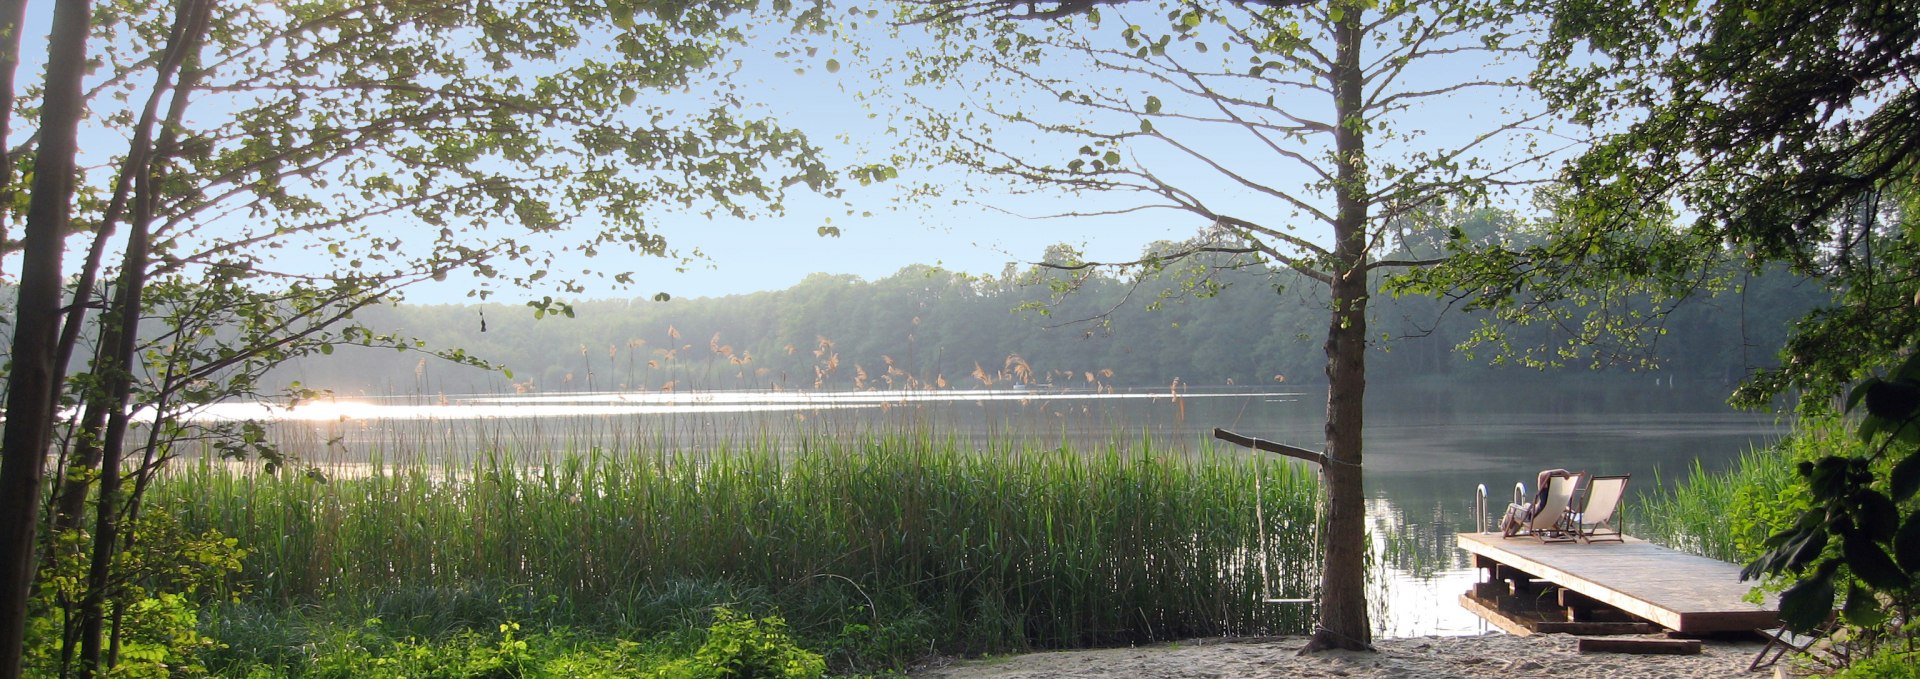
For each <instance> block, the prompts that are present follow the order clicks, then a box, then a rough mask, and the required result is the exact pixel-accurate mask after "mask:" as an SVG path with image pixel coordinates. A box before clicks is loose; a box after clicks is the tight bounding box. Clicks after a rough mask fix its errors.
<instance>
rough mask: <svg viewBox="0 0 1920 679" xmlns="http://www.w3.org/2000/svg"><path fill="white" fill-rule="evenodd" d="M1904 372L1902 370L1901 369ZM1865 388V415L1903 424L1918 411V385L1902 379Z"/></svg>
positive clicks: (1919, 400) (1870, 384)
mask: <svg viewBox="0 0 1920 679" xmlns="http://www.w3.org/2000/svg"><path fill="white" fill-rule="evenodd" d="M1903 370H1904V368H1903ZM1866 386H1867V413H1868V414H1871V415H1873V416H1874V417H1879V418H1885V419H1888V420H1892V421H1894V422H1903V421H1906V420H1907V419H1909V418H1911V417H1913V415H1914V411H1915V410H1920V383H1916V382H1914V381H1913V380H1910V379H1907V378H1905V377H1902V378H1900V379H1898V380H1894V381H1892V382H1885V381H1875V382H1871V383H1869V384H1867V385H1866Z"/></svg>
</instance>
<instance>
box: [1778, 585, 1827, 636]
mask: <svg viewBox="0 0 1920 679" xmlns="http://www.w3.org/2000/svg"><path fill="white" fill-rule="evenodd" d="M1833 594H1834V592H1833V576H1832V575H1831V574H1828V573H1816V574H1814V575H1813V576H1812V577H1808V578H1802V579H1801V580H1800V581H1799V582H1796V583H1793V586H1792V587H1788V588H1787V590H1786V591H1784V592H1781V593H1780V621H1781V622H1784V623H1786V625H1787V629H1791V630H1794V631H1796V632H1807V631H1810V630H1812V629H1813V628H1815V627H1818V626H1819V625H1820V623H1822V622H1826V620H1827V615H1828V614H1831V613H1832V612H1833Z"/></svg>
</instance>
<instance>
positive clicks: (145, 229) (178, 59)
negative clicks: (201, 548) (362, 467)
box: [78, 0, 213, 679]
mask: <svg viewBox="0 0 1920 679" xmlns="http://www.w3.org/2000/svg"><path fill="white" fill-rule="evenodd" d="M212 5H213V0H181V2H180V4H179V6H178V7H177V9H176V13H175V16H174V22H173V31H172V35H171V36H170V37H169V39H168V45H167V50H168V52H167V55H166V57H165V59H164V60H163V63H162V66H161V72H160V75H159V77H158V79H157V80H156V82H155V83H154V92H153V96H152V97H151V98H150V99H149V100H148V103H147V107H146V110H145V112H144V113H143V114H142V119H141V126H140V129H139V132H138V133H137V134H136V138H135V140H134V144H133V148H132V150H131V151H130V152H129V153H128V162H127V165H126V176H129V177H131V178H132V183H133V192H132V201H131V203H132V208H133V209H132V219H130V220H129V223H128V228H127V245H126V253H125V254H124V255H123V256H122V258H121V263H120V285H119V286H118V289H116V290H115V292H114V304H113V311H112V313H111V314H109V315H108V317H107V319H106V321H107V327H106V328H105V330H104V331H103V334H104V335H107V336H109V337H111V338H112V340H111V341H107V340H105V339H103V340H102V342H101V347H100V356H101V359H100V360H98V361H96V362H95V363H96V365H98V366H101V367H100V370H101V372H102V380H101V384H100V386H99V389H100V392H101V393H100V395H99V398H97V399H94V400H91V401H90V403H89V406H90V407H91V406H92V405H95V404H100V405H103V406H104V410H105V412H106V415H107V427H106V434H105V436H104V437H103V439H102V440H101V441H100V443H101V447H100V451H101V454H100V455H98V456H97V457H98V459H99V460H100V497H99V501H98V502H97V504H96V506H95V509H94V518H95V528H94V534H93V539H94V544H93V560H92V563H91V564H90V567H89V569H88V573H87V595H86V599H85V600H84V601H83V602H82V605H81V607H80V617H81V628H80V667H79V674H78V676H80V677H81V678H82V679H87V678H90V677H93V676H95V675H96V674H98V673H99V672H100V671H101V669H102V664H101V661H102V658H101V654H102V652H103V650H104V647H105V643H104V641H105V633H106V626H105V622H106V605H107V602H108V601H109V600H110V599H111V594H112V591H111V590H112V589H113V588H112V575H113V561H114V555H115V554H116V553H117V552H118V551H119V545H118V542H119V540H120V526H119V523H118V520H119V518H120V512H121V509H120V508H121V494H120V485H121V471H120V466H121V465H120V463H121V460H123V459H124V456H125V454H126V450H125V448H126V440H127V428H128V426H129V425H130V424H131V423H130V419H131V417H132V412H131V410H132V408H131V406H132V395H133V370H134V354H135V350H136V349H137V348H138V346H139V329H140V317H141V313H142V310H143V309H144V304H143V303H142V300H143V298H144V296H145V291H146V285H147V264H148V261H149V260H150V259H151V255H152V245H151V242H150V239H151V234H152V229H153V220H154V214H153V207H154V205H155V204H157V203H158V200H159V196H158V195H156V192H155V191H156V190H155V182H154V175H155V173H156V172H157V171H158V170H157V166H156V164H155V161H156V160H162V161H163V160H164V159H166V158H167V157H168V156H170V155H171V154H172V153H173V152H174V150H175V149H174V147H175V145H176V142H177V140H178V137H179V125H180V121H181V118H182V117H183V116H184V115H185V112H186V107H187V91H188V90H189V89H190V88H191V87H192V85H193V83H194V82H195V80H196V79H195V73H196V70H195V69H193V68H187V69H186V70H185V71H184V72H181V68H182V65H183V64H185V63H188V62H189V61H191V60H194V59H195V58H196V57H197V55H198V52H199V46H200V43H201V39H202V38H203V37H204V35H205V33H206V30H207V25H208V19H209V17H210V16H211V11H212ZM177 72H179V73H181V75H180V82H178V83H173V82H172V79H173V76H174V74H175V73H177ZM169 85H173V87H172V90H173V92H172V94H173V96H172V103H171V105H170V106H169V107H168V111H167V117H166V127H165V129H163V130H162V131H161V132H160V140H159V141H158V142H157V143H155V142H153V141H152V136H153V127H154V123H155V117H156V114H157V111H158V110H159V104H160V101H161V100H162V99H163V95H164V94H165V93H166V92H167V90H168V88H169ZM122 183H123V184H124V178H123V182H122ZM155 424H156V426H158V424H159V423H157V422H156V423H155ZM142 473H147V471H146V470H144V469H143V470H142ZM139 488H144V484H143V485H141V486H139ZM82 492H83V493H84V491H82ZM115 619H116V620H117V619H118V615H117V612H116V616H115ZM113 660H114V659H113V658H112V657H109V658H107V666H108V667H110V666H111V665H112V663H113Z"/></svg>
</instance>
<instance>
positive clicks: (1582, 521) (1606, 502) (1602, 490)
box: [1567, 474, 1632, 544]
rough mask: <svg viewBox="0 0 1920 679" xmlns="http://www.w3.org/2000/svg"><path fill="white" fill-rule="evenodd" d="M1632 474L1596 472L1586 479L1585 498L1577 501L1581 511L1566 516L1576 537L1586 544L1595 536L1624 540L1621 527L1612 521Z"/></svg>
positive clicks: (1599, 538) (1594, 538)
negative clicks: (1598, 474)
mask: <svg viewBox="0 0 1920 679" xmlns="http://www.w3.org/2000/svg"><path fill="white" fill-rule="evenodd" d="M1631 477H1632V475H1631V474H1628V475H1622V476H1595V477H1593V479H1592V480H1590V481H1588V482H1587V487H1586V494H1585V500H1584V501H1583V502H1581V503H1579V504H1580V511H1579V512H1577V513H1575V514H1573V515H1572V516H1569V517H1568V518H1567V525H1568V526H1570V527H1571V528H1572V529H1573V535H1574V538H1575V539H1577V540H1581V541H1584V542H1586V543H1588V544H1592V543H1593V541H1594V540H1614V541H1618V542H1626V540H1627V539H1626V538H1625V537H1623V536H1621V535H1620V529H1619V528H1617V527H1615V526H1614V525H1613V515H1614V512H1615V511H1616V510H1618V509H1619V508H1620V499H1621V498H1623V497H1626V494H1627V479H1629V478H1631Z"/></svg>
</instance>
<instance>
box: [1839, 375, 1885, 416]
mask: <svg viewBox="0 0 1920 679" xmlns="http://www.w3.org/2000/svg"><path fill="white" fill-rule="evenodd" d="M1879 383H1880V379H1879V378H1873V379H1869V380H1866V381H1863V382H1861V383H1859V384H1856V385H1853V389H1852V390H1850V391H1848V392H1847V412H1853V409H1854V408H1855V407H1858V406H1859V405H1860V401H1861V399H1864V398H1866V397H1867V388H1868V387H1871V386H1873V385H1875V384H1879Z"/></svg>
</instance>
